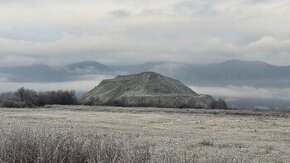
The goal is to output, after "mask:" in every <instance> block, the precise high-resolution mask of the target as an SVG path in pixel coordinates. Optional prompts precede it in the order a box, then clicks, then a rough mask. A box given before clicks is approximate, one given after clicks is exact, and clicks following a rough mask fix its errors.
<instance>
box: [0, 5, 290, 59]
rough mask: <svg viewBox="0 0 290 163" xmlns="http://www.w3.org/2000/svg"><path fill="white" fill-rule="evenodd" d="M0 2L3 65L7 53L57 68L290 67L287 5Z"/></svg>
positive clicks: (289, 25)
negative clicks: (238, 62) (95, 64)
mask: <svg viewBox="0 0 290 163" xmlns="http://www.w3.org/2000/svg"><path fill="white" fill-rule="evenodd" d="M2 2H3V4H2V5H1V6H0V37H1V38H0V56H2V58H5V59H4V60H2V63H4V62H6V61H7V63H12V62H13V61H12V59H7V57H9V56H13V57H14V58H15V59H13V60H15V62H18V63H19V62H20V61H19V60H21V59H24V58H29V61H27V62H25V63H32V62H52V63H53V61H54V62H58V63H59V64H62V63H64V62H68V60H69V61H75V60H80V59H83V58H87V59H95V60H99V61H104V62H105V63H122V64H127V63H134V62H146V61H160V60H167V61H181V62H184V61H186V62H202V63H203V62H204V63H208V62H217V61H223V60H228V59H239V58H240V59H255V60H264V61H267V62H270V63H275V64H290V63H289V61H288V60H285V57H286V58H289V51H290V49H289V48H288V47H289V41H287V40H289V38H290V32H289V30H288V29H289V28H290V23H289V21H288V20H289V16H288V15H290V13H289V11H290V10H289V8H290V5H285V2H287V1H286V0H281V1H279V2H278V1H275V2H270V1H268V2H267V3H262V2H261V3H259V4H257V5H250V3H246V1H244V0H239V1H231V2H229V1H225V0H221V1H213V0H210V1H203V0H198V1H194V2H193V1H184V0H160V1H153V0H149V1H146V2H145V1H131V0H126V1H123V3H122V5H121V4H120V3H117V2H118V1H116V0H109V1H104V0H100V1H92V0H89V1H68V0H61V1H56V0H53V1H50V2H47V1H37V0H35V1H33V2H35V3H36V2H37V3H36V5H27V2H28V1H27V2H26V1H22V2H21V4H20V2H19V1H17V3H19V4H17V5H16V4H7V5H6V4H5V3H4V1H2ZM63 4H65V5H63ZM282 4H283V5H282ZM273 6H274V7H273ZM108 14H109V16H108ZM281 15H283V16H281ZM117 17H118V18H122V19H116V18H117ZM267 38H268V39H267ZM269 38H272V39H269ZM17 57H18V58H19V59H16V58H17ZM18 63H17V64H18Z"/></svg>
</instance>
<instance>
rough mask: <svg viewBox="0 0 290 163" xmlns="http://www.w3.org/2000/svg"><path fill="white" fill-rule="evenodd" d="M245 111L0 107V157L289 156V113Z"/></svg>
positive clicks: (195, 158) (115, 159)
mask: <svg viewBox="0 0 290 163" xmlns="http://www.w3.org/2000/svg"><path fill="white" fill-rule="evenodd" d="M249 115H250V116H249ZM249 115H247V114H224V111H221V112H217V111H214V112H208V111H203V110H198V111H195V110H191V111H186V110H175V111H174V110H170V109H168V110H167V109H161V110H160V109H156V110H154V108H135V109H134V108H111V107H84V106H72V107H69V106H58V107H51V108H38V109H5V108H2V109H0V129H1V130H0V159H1V160H0V162H1V163H2V162H24V163H25V162H104V163H106V162H132V163H133V162H150V163H151V162H156V163H157V162H158V163H159V162H161V163H162V162H164V163H167V162H172V163H173V162H177V163H179V162H181V163H183V162H184V163H185V162H205V163H213V162H217V163H219V162H236V163H239V162H282V163H283V162H285V163H287V162H289V160H290V159H289V158H290V157H289V156H290V143H289V142H290V125H289V124H290V119H289V117H287V116H282V117H281V116H276V115H275V114H274V115H273V116H271V115H267V116H266V115H263V114H258V115H256V113H255V114H249Z"/></svg>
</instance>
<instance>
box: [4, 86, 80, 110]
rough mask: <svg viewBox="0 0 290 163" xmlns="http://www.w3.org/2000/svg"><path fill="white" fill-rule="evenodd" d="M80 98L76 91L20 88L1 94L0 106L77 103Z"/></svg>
mask: <svg viewBox="0 0 290 163" xmlns="http://www.w3.org/2000/svg"><path fill="white" fill-rule="evenodd" d="M76 104H78V100H77V98H76V95H75V92H74V91H63V90H59V91H47V92H36V91H34V90H30V89H25V88H24V87H22V88H19V89H18V90H17V91H15V92H8V93H2V94H0V107H15V108H25V107H38V106H45V105H76Z"/></svg>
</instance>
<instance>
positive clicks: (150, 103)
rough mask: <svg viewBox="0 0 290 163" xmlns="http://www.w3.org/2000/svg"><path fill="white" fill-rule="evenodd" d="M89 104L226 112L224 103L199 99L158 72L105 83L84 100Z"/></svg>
mask: <svg viewBox="0 0 290 163" xmlns="http://www.w3.org/2000/svg"><path fill="white" fill-rule="evenodd" d="M82 101H83V103H85V104H93V105H107V106H132V107H168V108H207V109H225V108H227V106H226V103H225V101H224V100H221V99H220V100H218V101H217V100H215V99H214V98H213V97H211V96H210V95H199V94H197V93H195V92H194V91H193V90H191V89H190V88H189V87H187V86H186V85H184V84H183V83H181V82H180V81H178V80H175V79H172V78H168V77H165V76H163V75H160V74H157V73H154V72H143V73H140V74H133V75H120V76H117V77H116V78H114V79H108V80H103V81H102V82H101V83H100V84H99V85H98V86H97V87H96V88H94V89H93V90H91V91H90V92H88V93H87V94H85V95H84V96H83V99H82Z"/></svg>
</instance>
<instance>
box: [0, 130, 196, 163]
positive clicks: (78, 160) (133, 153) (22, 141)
mask: <svg viewBox="0 0 290 163" xmlns="http://www.w3.org/2000/svg"><path fill="white" fill-rule="evenodd" d="M44 128H45V127H44ZM168 147H169V146H168ZM0 161H1V162H9V163H10V162H13V163H14V162H16V163H46V162H51V163H58V162H62V163H95V162H100V163H130V162H131V163H146V162H156V163H157V162H160V163H162V162H164V163H167V162H184V163H187V162H195V161H194V157H192V156H189V155H187V154H184V155H179V154H178V153H177V150H175V149H171V148H166V150H161V151H156V149H155V148H154V145H153V146H152V145H150V144H149V143H142V142H139V141H137V140H136V139H133V138H132V137H126V138H125V137H123V138H117V137H114V136H112V135H110V136H108V135H106V134H105V135H99V134H98V133H96V132H92V133H84V134H77V135H76V134H75V133H73V132H67V131H62V132H60V131H56V130H53V129H47V128H46V129H40V128H34V129H31V128H14V129H9V130H2V132H1V133H0Z"/></svg>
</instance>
